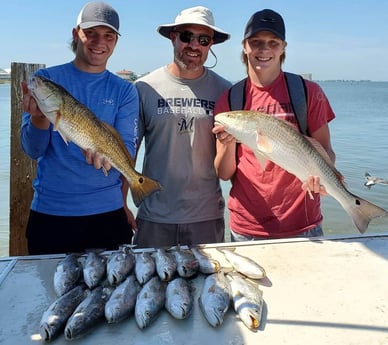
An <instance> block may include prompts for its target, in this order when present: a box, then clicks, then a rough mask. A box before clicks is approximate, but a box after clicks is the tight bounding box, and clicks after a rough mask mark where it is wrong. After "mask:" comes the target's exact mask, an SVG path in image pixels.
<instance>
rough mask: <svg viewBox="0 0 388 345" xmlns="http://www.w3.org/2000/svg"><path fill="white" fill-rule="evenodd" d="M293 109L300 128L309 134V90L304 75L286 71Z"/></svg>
mask: <svg viewBox="0 0 388 345" xmlns="http://www.w3.org/2000/svg"><path fill="white" fill-rule="evenodd" d="M284 75H285V77H286V84H287V90H288V94H289V96H290V101H291V106H292V110H293V112H294V114H295V117H296V121H297V123H298V127H299V130H300V131H301V132H302V133H303V134H305V135H309V132H308V128H307V90H306V83H305V81H304V79H303V77H302V76H300V75H298V74H294V73H289V72H284Z"/></svg>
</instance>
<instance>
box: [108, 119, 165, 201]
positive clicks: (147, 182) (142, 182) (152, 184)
mask: <svg viewBox="0 0 388 345" xmlns="http://www.w3.org/2000/svg"><path fill="white" fill-rule="evenodd" d="M102 126H104V127H105V128H106V129H107V130H108V131H110V132H111V133H112V135H113V136H114V137H115V138H116V139H117V141H118V143H119V145H120V146H121V148H122V149H123V151H124V152H125V153H126V155H127V159H128V161H129V162H130V164H131V167H132V168H134V167H135V161H134V159H133V158H132V156H131V155H130V154H129V152H128V150H127V148H126V146H125V143H124V142H123V140H122V138H121V136H120V134H119V132H117V130H116V129H115V128H114V127H112V126H110V125H109V124H107V123H105V122H103V121H102ZM135 174H136V179H134V181H130V180H129V179H127V180H128V183H129V184H130V186H131V188H130V190H131V195H132V199H133V202H134V204H135V206H136V207H139V206H140V204H141V203H142V201H143V200H144V198H146V197H147V196H148V195H150V194H151V193H153V192H156V191H157V190H161V189H162V186H161V185H160V183H159V182H157V181H155V180H153V179H151V178H149V177H147V176H143V175H142V174H140V173H138V172H137V171H136V170H135Z"/></svg>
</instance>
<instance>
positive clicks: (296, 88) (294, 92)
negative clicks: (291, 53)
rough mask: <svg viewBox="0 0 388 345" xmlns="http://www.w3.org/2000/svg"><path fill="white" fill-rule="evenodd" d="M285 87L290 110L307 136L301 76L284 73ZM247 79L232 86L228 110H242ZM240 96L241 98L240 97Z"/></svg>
mask: <svg viewBox="0 0 388 345" xmlns="http://www.w3.org/2000/svg"><path fill="white" fill-rule="evenodd" d="M284 74H285V77H286V85H287V90H288V94H289V97H290V101H291V106H292V110H293V112H294V114H295V117H296V121H297V123H298V127H299V130H300V131H301V132H302V133H303V134H306V135H308V128H307V90H306V84H305V82H304V79H303V77H302V76H300V75H298V74H294V73H289V72H284ZM246 83H247V78H245V79H242V80H240V81H239V82H238V83H236V84H234V85H233V86H232V87H231V88H230V90H229V95H228V101H229V109H230V110H242V109H244V105H245V101H246V99H245V86H246ZM241 95H242V96H243V97H241Z"/></svg>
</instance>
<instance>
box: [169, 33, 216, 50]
mask: <svg viewBox="0 0 388 345" xmlns="http://www.w3.org/2000/svg"><path fill="white" fill-rule="evenodd" d="M176 32H177V33H178V34H179V39H180V40H181V42H183V43H190V42H191V41H193V40H195V39H197V41H198V43H199V44H200V45H201V46H202V47H207V46H208V45H209V44H210V42H211V41H212V38H211V37H210V36H209V35H195V34H193V33H192V32H191V31H176Z"/></svg>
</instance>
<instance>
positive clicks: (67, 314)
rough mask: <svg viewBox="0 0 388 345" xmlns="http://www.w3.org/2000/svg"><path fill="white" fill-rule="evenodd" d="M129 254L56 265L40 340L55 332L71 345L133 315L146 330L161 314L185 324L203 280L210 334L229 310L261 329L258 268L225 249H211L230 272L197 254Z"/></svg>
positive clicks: (202, 304) (125, 250) (122, 251)
mask: <svg viewBox="0 0 388 345" xmlns="http://www.w3.org/2000/svg"><path fill="white" fill-rule="evenodd" d="M132 247H133V246H131V245H123V246H121V247H120V248H119V250H117V251H113V252H111V253H104V252H99V251H95V250H92V251H89V252H88V253H86V254H84V255H76V254H74V253H72V254H68V255H67V256H65V258H63V259H62V260H60V261H58V263H57V266H56V270H55V272H54V277H53V288H54V291H55V294H56V297H57V298H56V299H55V301H54V302H52V304H51V305H50V306H49V307H48V308H47V309H46V311H45V312H44V313H43V315H42V318H41V321H40V330H39V333H40V336H41V338H42V340H44V341H51V340H53V339H54V338H56V337H58V336H59V334H60V333H61V332H64V336H65V339H66V340H73V339H77V338H80V337H83V336H84V335H85V334H86V333H88V332H90V331H91V330H92V329H93V328H94V327H95V326H96V325H97V324H101V321H103V320H104V319H105V321H107V322H108V323H117V322H122V321H124V320H125V319H128V318H130V317H131V316H132V315H134V318H135V320H136V323H137V325H138V327H139V328H140V329H144V328H146V327H148V326H150V324H151V323H152V322H153V321H154V320H155V319H156V318H157V316H158V315H159V314H160V312H161V310H162V309H163V308H165V309H166V310H167V311H168V313H169V314H170V315H171V316H172V317H173V318H175V319H181V320H182V319H186V318H188V317H190V315H191V314H192V311H193V308H195V307H196V306H195V301H194V296H195V293H196V292H195V285H194V282H195V280H196V279H201V278H203V280H202V288H201V291H200V294H199V297H198V306H199V308H200V310H201V312H202V314H203V316H204V317H205V319H206V320H207V322H208V323H209V324H210V325H211V326H213V327H218V326H221V324H222V323H223V321H224V318H225V317H226V313H227V311H228V309H229V307H230V304H231V305H233V309H234V310H235V312H236V313H237V315H238V316H239V318H240V320H241V321H242V323H243V324H244V325H245V326H246V327H247V328H248V329H250V330H252V331H257V330H258V329H259V327H260V324H261V317H262V310H263V305H264V300H263V292H262V290H261V289H260V286H259V282H260V280H263V279H264V278H266V271H265V269H264V268H263V267H262V266H261V265H260V264H259V263H257V262H255V261H253V260H252V259H250V258H248V257H245V256H243V255H241V254H239V253H237V252H236V251H235V248H228V247H225V248H221V247H220V248H217V250H218V251H219V252H221V253H222V254H223V257H224V258H225V259H226V260H227V262H228V263H229V265H228V266H226V265H221V263H220V261H219V260H217V259H215V258H213V257H212V256H211V255H210V254H209V252H206V250H203V249H201V248H200V247H191V248H183V247H173V248H168V249H162V248H157V249H153V250H151V251H138V252H135V251H134V250H133V248H132Z"/></svg>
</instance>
